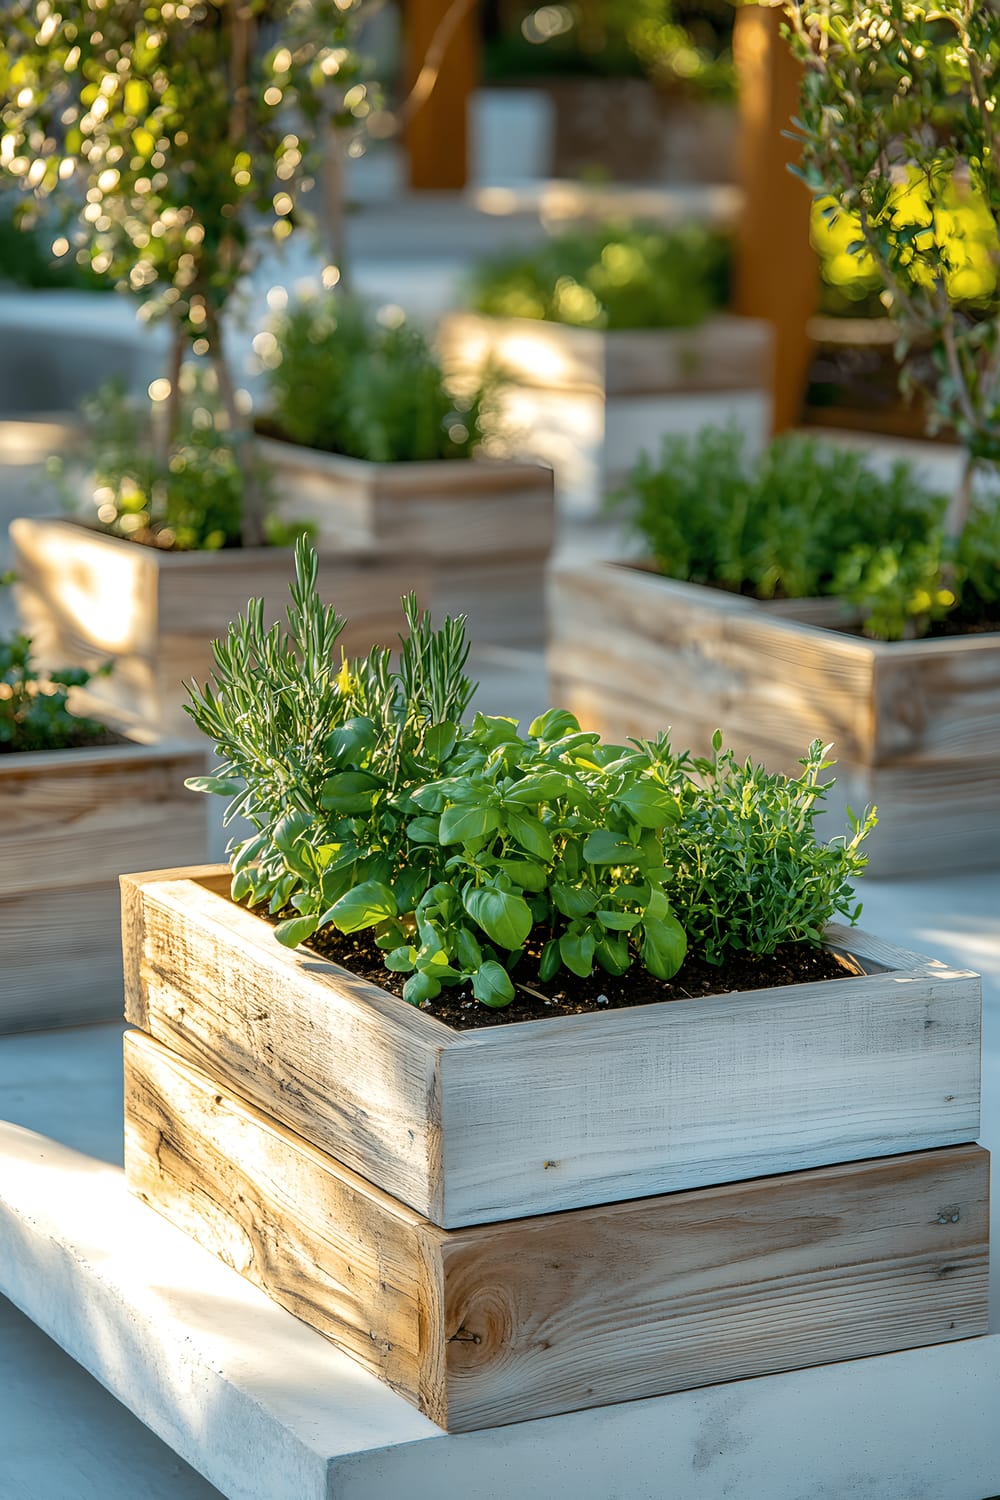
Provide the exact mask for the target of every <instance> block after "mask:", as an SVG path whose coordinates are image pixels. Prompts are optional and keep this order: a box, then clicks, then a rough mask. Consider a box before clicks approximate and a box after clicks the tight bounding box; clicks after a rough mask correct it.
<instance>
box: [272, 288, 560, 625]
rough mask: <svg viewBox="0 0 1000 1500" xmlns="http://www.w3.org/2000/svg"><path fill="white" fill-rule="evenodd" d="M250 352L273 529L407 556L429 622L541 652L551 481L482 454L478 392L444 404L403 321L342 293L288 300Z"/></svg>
mask: <svg viewBox="0 0 1000 1500" xmlns="http://www.w3.org/2000/svg"><path fill="white" fill-rule="evenodd" d="M379 317H381V319H382V321H380V320H379ZM257 347H258V349H259V351H260V355H261V359H262V362H263V363H264V364H265V366H266V367H267V368H268V379H269V395H270V414H269V416H268V417H266V418H264V419H262V420H261V421H260V422H259V423H258V427H259V429H260V430H261V431H262V432H264V433H267V434H273V435H274V436H272V437H270V438H265V439H261V438H258V451H259V453H260V455H261V457H262V459H263V460H264V461H265V463H266V465H267V467H268V468H269V470H270V471H271V473H272V475H273V484H272V489H273V491H274V493H275V495H279V496H280V497H281V500H280V506H281V514H282V515H283V517H285V518H287V520H288V521H289V522H293V521H294V522H306V523H307V524H309V525H310V526H311V527H312V528H313V529H314V531H315V534H316V536H317V538H318V540H319V542H320V544H321V545H323V544H326V545H327V546H331V547H332V546H336V547H337V548H345V547H346V548H351V547H354V548H358V547H362V548H368V549H371V550H372V552H373V553H374V555H376V556H383V555H385V556H387V557H392V556H397V555H400V554H405V555H406V556H407V557H409V558H411V559H413V564H414V567H415V568H416V569H417V570H418V572H419V571H420V570H423V571H424V572H425V573H426V575H427V578H428V585H429V596H428V597H429V603H430V607H431V608H432V610H433V611H434V614H435V617H436V618H437V619H438V620H441V619H443V617H444V616H445V615H446V614H453V615H454V614H466V615H467V616H468V621H469V636H470V639H471V640H472V641H473V643H474V644H484V643H487V642H492V643H496V644H501V645H515V644H537V643H538V642H540V641H541V639H542V638H543V636H544V623H545V621H544V576H545V567H546V563H547V560H548V556H549V553H550V551H551V548H552V542H553V537H554V525H555V523H554V506H553V494H552V488H553V486H552V473H551V471H550V470H549V469H548V468H545V467H543V466H541V465H539V464H530V463H514V462H510V461H507V460H505V459H500V458H492V457H489V456H488V455H489V454H490V452H491V447H492V437H491V430H492V420H493V413H492V396H491V393H490V391H489V389H488V388H486V387H480V386H475V387H474V388H472V389H470V390H469V391H468V392H467V394H466V396H465V397H459V396H457V395H456V393H455V392H454V391H452V390H451V389H449V387H448V386H447V385H446V383H445V380H444V377H443V375H442V371H441V367H440V365H439V364H438V362H437V360H436V358H435V356H434V355H433V353H432V351H431V349H430V348H429V346H428V345H427V343H426V341H425V339H424V336H423V334H422V333H421V332H420V331H419V330H418V329H417V328H415V327H412V326H411V325H410V324H408V323H407V322H406V320H405V318H404V317H403V314H402V312H401V310H400V309H398V308H391V309H385V310H383V313H382V314H381V315H379V316H373V315H372V313H371V312H370V311H368V310H366V309H365V308H364V307H363V306H361V305H360V304H358V303H356V302H354V301H352V300H351V299H349V298H345V297H340V296H336V297H334V296H326V297H320V298H316V299H313V300H311V301H310V300H306V301H303V302H301V303H300V304H299V305H297V306H296V307H294V308H292V309H291V310H290V311H289V312H287V313H286V314H285V315H283V316H281V317H279V318H278V319H277V320H276V322H275V326H274V330H273V331H270V332H266V333H264V334H263V335H261V337H260V339H259V340H258V341H257ZM275 438H278V439H283V441H276V440H275ZM338 608H339V609H341V611H342V612H345V613H347V614H348V616H349V617H350V607H349V606H348V607H347V608H346V610H345V608H344V606H343V605H341V604H340V601H339V600H338Z"/></svg>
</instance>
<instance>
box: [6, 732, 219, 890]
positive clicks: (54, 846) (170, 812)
mask: <svg viewBox="0 0 1000 1500" xmlns="http://www.w3.org/2000/svg"><path fill="white" fill-rule="evenodd" d="M204 770H205V756H204V754H203V753H202V752H201V751H200V750H197V749H194V748H192V747H190V746H188V747H186V748H184V747H178V746H173V747H170V746H162V747H157V746H156V745H152V746H140V745H123V746H121V747H120V748H119V747H116V746H109V747H107V748H102V749H99V750H61V751H57V752H54V753H53V754H51V755H43V754H30V753H25V754H22V755H8V756H4V757H3V758H2V759H0V856H2V857H0V896H18V895H21V894H24V893H26V892H30V891H45V890H54V889H61V888H69V887H72V886H74V885H76V884H79V883H81V882H82V883H84V884H94V883H95V882H96V881H98V880H107V881H111V882H114V881H116V880H117V877H118V875H119V874H120V873H121V872H122V871H124V870H128V869H130V868H132V867H134V866H137V865H148V863H149V861H150V857H151V856H152V855H154V854H155V856H156V857H157V858H161V857H162V858H164V859H166V860H169V861H171V862H172V863H180V862H183V861H187V862H191V861H193V860H198V859H202V858H204V855H205V844H206V839H207V824H206V821H205V808H204V804H203V803H202V802H201V801H200V799H199V798H198V797H197V796H195V795H194V794H193V793H191V792H189V791H187V790H186V789H185V787H184V780H185V777H188V776H198V775H201V774H202V773H203V772H204Z"/></svg>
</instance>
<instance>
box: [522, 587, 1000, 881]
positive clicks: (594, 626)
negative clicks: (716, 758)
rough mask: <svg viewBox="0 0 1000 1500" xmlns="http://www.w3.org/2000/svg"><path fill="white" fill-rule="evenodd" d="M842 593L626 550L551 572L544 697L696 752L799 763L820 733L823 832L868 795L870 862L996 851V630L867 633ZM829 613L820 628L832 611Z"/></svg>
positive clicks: (901, 868)
mask: <svg viewBox="0 0 1000 1500" xmlns="http://www.w3.org/2000/svg"><path fill="white" fill-rule="evenodd" d="M850 624H851V621H850V620H849V618H848V612H847V611H846V609H845V607H844V606H843V605H842V604H841V603H840V602H839V601H838V600H836V599H791V600H782V601H770V602H766V603H761V602H760V601H758V600H756V599H747V598H743V597H741V596H740V595H736V594H729V593H725V592H723V591H722V590H719V589H711V588H704V587H702V586H700V585H698V584H693V583H680V582H677V581H675V580H673V579H669V578H662V577H660V576H659V575H658V574H656V573H654V572H652V571H649V570H648V569H645V568H643V567H642V566H639V565H635V564H620V563H606V562H599V563H590V564H584V565H580V566H569V567H566V568H563V569H561V570H559V572H558V573H556V574H555V575H553V577H552V578H551V580H550V592H549V646H548V664H549V680H550V690H551V693H552V696H553V699H554V701H555V702H557V703H560V704H561V705H563V706H564V707H566V708H568V709H570V710H572V712H573V713H575V714H576V715H577V717H578V718H579V720H580V722H581V723H582V724H584V725H585V727H586V728H588V729H599V730H600V731H601V732H602V733H603V734H605V735H607V736H608V737H609V738H610V739H612V740H616V741H617V740H620V739H624V738H627V737H628V736H631V735H639V736H642V735H650V734H656V733H657V732H658V731H659V730H661V729H662V728H663V727H664V726H665V725H669V726H670V728H671V737H672V739H673V742H674V743H675V744H676V745H678V746H681V745H683V746H689V747H690V748H691V749H693V750H695V751H697V752H698V753H699V754H707V753H708V752H709V751H710V748H711V740H712V734H713V733H714V731H715V730H716V729H717V728H719V727H720V726H721V727H722V728H723V730H724V733H725V736H726V743H727V744H729V745H731V746H732V747H733V749H734V750H735V751H736V752H737V754H738V755H740V756H747V755H749V756H752V757H753V758H754V760H758V761H762V762H763V763H764V764H765V765H766V766H767V767H768V769H769V770H771V771H778V772H781V773H782V774H785V775H789V774H795V773H797V772H798V770H799V757H800V756H801V755H802V753H803V751H804V749H805V747H806V746H807V745H808V744H809V743H810V742H811V741H812V740H814V739H818V740H821V741H822V743H823V744H824V745H832V747H833V749H832V755H833V757H834V758H835V759H836V762H837V766H836V777H837V780H836V785H835V787H834V790H833V793H832V800H831V804H830V806H831V819H832V824H833V831H835V832H837V833H840V832H842V831H843V829H844V827H845V823H844V816H843V814H844V810H845V807H844V805H845V803H846V804H848V805H850V806H851V807H853V808H854V809H855V810H856V811H859V812H860V811H861V809H863V808H864V806H865V805H866V804H867V803H874V804H876V805H877V807H878V814H879V824H878V827H877V828H876V830H875V832H874V834H873V835H872V837H871V839H870V841H869V873H871V874H877V875H909V874H913V873H916V872H919V871H921V870H928V869H935V870H947V869H957V870H965V869H969V868H976V867H982V866H995V865H996V864H998V863H1000V768H998V761H997V727H998V723H1000V635H997V634H982V635H968V636H947V637H942V638H940V639H936V640H921V641H893V642H886V641H872V640H866V639H864V638H863V637H862V636H861V635H860V634H857V633H850V632H849V631H848V632H845V631H844V629H843V628H841V627H843V626H844V625H850ZM831 627H832V628H831Z"/></svg>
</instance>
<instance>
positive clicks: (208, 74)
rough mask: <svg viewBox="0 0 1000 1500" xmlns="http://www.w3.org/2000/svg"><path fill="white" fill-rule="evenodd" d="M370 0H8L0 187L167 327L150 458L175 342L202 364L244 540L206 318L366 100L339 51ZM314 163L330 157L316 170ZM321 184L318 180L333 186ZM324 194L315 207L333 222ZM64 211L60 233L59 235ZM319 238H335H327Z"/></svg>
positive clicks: (346, 134)
mask: <svg viewBox="0 0 1000 1500" xmlns="http://www.w3.org/2000/svg"><path fill="white" fill-rule="evenodd" d="M371 6H372V0H8V3H6V4H4V5H3V6H2V13H3V19H4V27H3V32H2V35H0V183H2V182H3V180H4V179H6V180H7V182H8V183H14V184H16V185H17V186H19V187H20V188H21V189H23V190H24V191H25V193H26V194H27V195H30V198H33V199H35V200H42V201H43V202H44V201H45V200H48V201H49V203H50V204H51V206H53V207H54V208H55V209H56V210H57V211H58V212H59V214H60V216H61V217H62V218H63V219H64V220H65V221H66V223H67V234H68V237H69V239H70V242H71V245H72V247H74V248H75V252H76V255H77V258H78V259H79V260H82V261H85V262H88V263H89V264H90V266H91V267H92V268H93V270H94V271H96V272H98V273H99V274H100V275H103V276H106V277H108V278H109V279H111V280H112V281H113V282H114V284H115V285H116V286H117V287H118V288H120V289H121V290H123V291H127V292H131V293H133V294H135V295H136V296H137V297H139V298H141V299H142V300H143V301H144V302H145V303H146V307H147V313H148V315H149V316H150V317H164V318H167V319H169V320H170V323H171V325H172V329H173V338H172V342H171V348H172V353H171V360H170V366H171V367H170V370H169V372H168V379H169V391H170V394H169V396H168V398H167V402H166V408H167V409H166V414H165V416H166V419H165V422H164V424H163V429H162V432H161V441H162V444H163V447H164V453H166V452H169V447H170V443H171V441H172V438H173V436H174V434H175V432H176V428H177V423H178V420H179V411H178V403H179V375H180V369H181V364H182V362H183V359H184V357H185V353H186V351H187V349H188V348H189V347H190V348H192V349H193V351H194V353H195V354H197V355H201V356H204V357H206V358H208V359H209V360H210V361H211V362H212V365H213V366H214V368H215V372H216V376H217V381H218V387H219V393H220V397H221V400H222V402H223V405H224V408H225V411H226V415H227V420H228V425H229V427H230V429H231V433H232V437H233V441H234V446H235V449H236V452H237V456H238V457H239V458H240V461H241V467H242V468H243V471H244V475H245V478H246V481H247V495H246V501H245V505H244V513H245V518H244V527H243V540H244V542H245V543H247V544H253V543H256V542H258V541H259V540H260V537H261V517H260V515H259V505H258V504H257V503H256V496H255V486H254V482H253V474H252V465H251V464H249V462H248V461H247V458H246V442H247V438H248V431H247V427H246V421H245V417H244V416H243V415H242V413H241V412H240V410H239V409H238V403H237V399H236V391H235V388H234V384H233V380H232V377H231V374H230V371H229V369H228V367H227V365H226V361H225V358H224V353H223V342H222V320H223V314H224V312H225V310H226V307H227V304H228V303H229V300H230V298H231V296H232V294H233V291H234V289H235V287H236V286H237V284H238V282H239V281H240V280H241V278H242V277H243V276H245V275H246V273H247V272H248V271H249V270H250V269H251V267H252V265H253V263H254V259H255V257H256V256H257V255H258V254H260V253H261V250H262V248H263V247H264V246H266V244H267V243H268V239H269V237H270V238H271V241H272V243H273V241H279V242H280V241H281V240H283V239H285V238H287V236H288V235H289V234H291V233H292V231H293V229H294V228H295V227H296V225H297V224H298V223H299V222H300V215H301V209H300V197H301V195H302V193H303V192H304V191H305V190H307V189H308V188H309V187H311V186H312V185H313V182H314V180H315V175H316V173H317V171H322V172H323V173H324V174H325V175H326V176H327V177H328V178H329V177H331V176H335V174H336V171H337V162H339V160H340V159H341V158H342V155H343V154H344V153H345V152H346V151H347V150H348V149H349V147H350V143H351V141H352V140H353V138H354V136H355V135H356V133H357V132H359V131H360V130H363V129H364V128H365V121H366V117H368V116H369V115H370V114H371V113H372V111H373V108H374V105H375V100H374V88H373V85H372V84H371V83H370V82H369V80H368V79H367V76H366V72H365V67H364V64H363V63H362V61H361V60H360V59H359V56H358V53H357V50H356V45H355V43H356V36H357V31H358V27H359V25H360V24H361V22H362V21H363V20H364V18H365V15H366V12H367V10H368V9H370V8H371ZM331 155H333V156H334V157H335V162H334V166H333V167H331V165H330V160H331ZM334 186H335V184H334V182H332V181H331V182H330V184H329V187H330V188H331V189H332V188H334ZM339 203H340V198H339V196H338V198H337V202H336V203H335V204H334V205H333V207H332V208H331V213H332V214H333V215H334V216H336V215H337V213H338V210H339ZM71 220H72V221H73V228H72V230H70V229H69V228H68V225H69V222H70V221H71ZM335 244H336V246H337V247H339V245H340V237H339V234H338V236H337V237H336V240H335Z"/></svg>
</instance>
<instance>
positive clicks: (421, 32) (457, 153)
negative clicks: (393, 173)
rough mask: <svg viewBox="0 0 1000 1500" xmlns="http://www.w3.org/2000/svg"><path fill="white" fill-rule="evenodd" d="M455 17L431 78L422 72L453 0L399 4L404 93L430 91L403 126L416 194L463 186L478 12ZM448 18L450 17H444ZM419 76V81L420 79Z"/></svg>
mask: <svg viewBox="0 0 1000 1500" xmlns="http://www.w3.org/2000/svg"><path fill="white" fill-rule="evenodd" d="M460 9H461V8H459V13H458V16H457V24H456V25H455V27H454V30H453V31H452V32H451V34H450V36H449V37H448V40H447V46H446V47H445V50H444V53H443V55H442V57H441V60H440V67H439V69H438V70H437V71H436V75H435V76H434V77H433V78H430V77H428V76H427V74H426V73H424V69H425V65H426V64H427V61H428V54H429V52H431V49H432V46H433V45H434V43H435V41H436V40H437V41H438V42H440V39H441V34H440V33H439V28H440V27H441V25H442V22H444V21H445V19H446V17H447V18H448V20H449V25H450V24H451V22H452V21H453V20H454V18H455V14H456V0H404V5H403V46H404V61H405V68H404V78H405V84H406V88H407V90H411V89H413V88H414V86H415V85H417V84H418V80H420V87H419V92H420V93H421V94H423V89H424V87H426V85H427V84H428V83H431V82H433V88H432V89H431V91H430V93H429V94H427V96H426V97H425V98H422V102H421V103H420V105H419V107H418V108H417V109H416V112H415V113H414V115H413V117H412V119H410V121H409V123H408V124H407V127H406V132H405V137H404V139H405V143H406V149H407V153H408V156H409V165H410V187H411V188H413V189H415V190H417V191H437V192H447V191H457V190H458V189H460V188H464V187H465V183H466V177H467V157H468V126H467V121H466V111H467V109H468V102H469V95H470V94H471V93H472V90H473V89H474V88H475V86H476V84H477V83H478V81H479V17H478V7H477V6H476V5H474V4H470V5H468V6H467V7H465V10H464V14H461V13H460ZM450 13H451V14H450ZM422 74H423V75H424V76H423V77H422V76H421V75H422Z"/></svg>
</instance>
